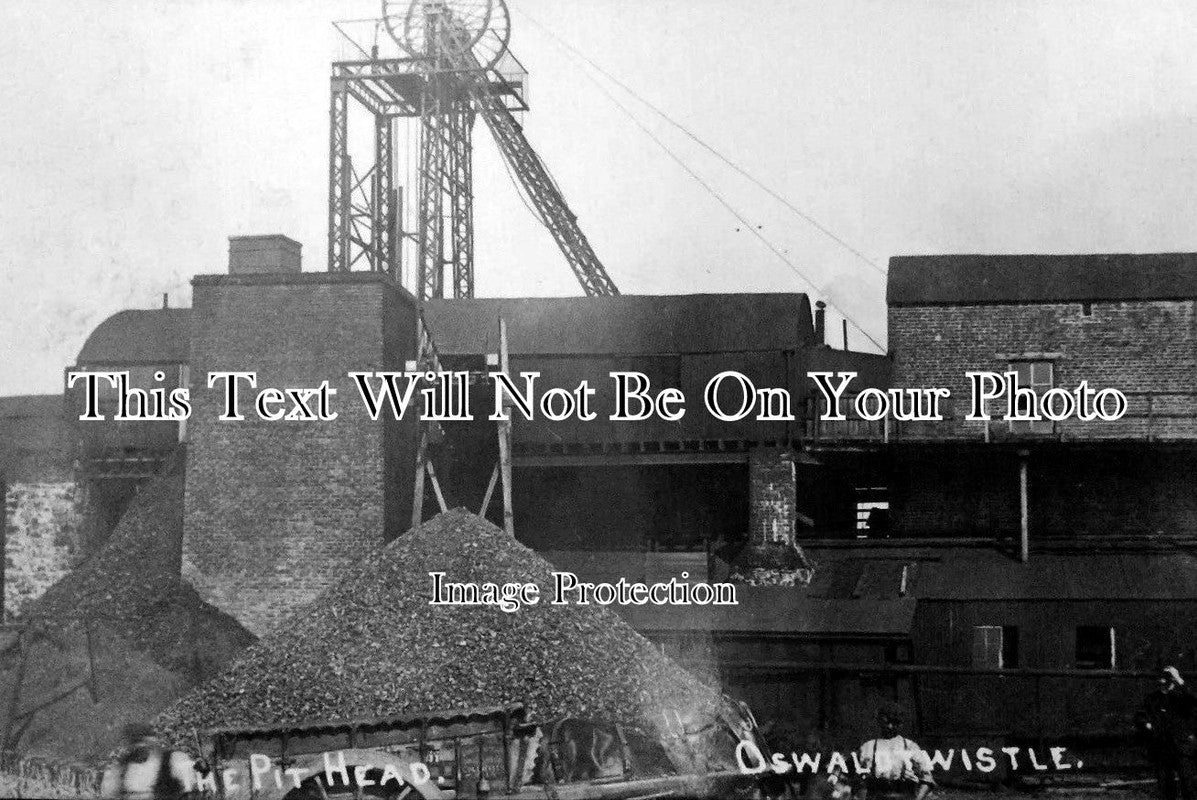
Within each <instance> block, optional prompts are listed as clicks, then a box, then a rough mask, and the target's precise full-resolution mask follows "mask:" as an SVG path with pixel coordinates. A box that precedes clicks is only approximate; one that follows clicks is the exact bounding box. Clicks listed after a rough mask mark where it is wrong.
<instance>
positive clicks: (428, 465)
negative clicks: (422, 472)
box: [424, 460, 449, 514]
mask: <svg viewBox="0 0 1197 800" xmlns="http://www.w3.org/2000/svg"><path fill="white" fill-rule="evenodd" d="M424 469H426V470H427V471H428V479H429V480H430V481H432V491H433V492H434V493H435V494H436V503H437V505H439V506H440V507H441V513H442V514H443V513H444V512H446V511H448V510H449V507H448V506H447V505H445V495H444V494H442V493H441V482H440V481H438V480H437V479H436V470H435V469H433V467H432V461H431V460H428V461H425V462H424Z"/></svg>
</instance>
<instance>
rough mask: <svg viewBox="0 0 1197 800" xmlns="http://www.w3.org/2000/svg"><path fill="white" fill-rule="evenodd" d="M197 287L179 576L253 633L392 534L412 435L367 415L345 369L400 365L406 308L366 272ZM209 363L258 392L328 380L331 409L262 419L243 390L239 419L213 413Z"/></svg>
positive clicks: (251, 278) (410, 322)
mask: <svg viewBox="0 0 1197 800" xmlns="http://www.w3.org/2000/svg"><path fill="white" fill-rule="evenodd" d="M193 286H194V301H193V310H192V334H191V398H192V404H193V412H192V417H191V420H190V427H189V431H188V440H189V442H188V463H187V493H186V499H185V528H184V541H183V558H182V564H183V567H182V569H183V576H184V578H185V579H187V580H188V581H190V582H191V583H192V584H193V585H194V586H195V588H196V589H197V590H198V591H199V592H200V594H201V595H202V596H203V597H204V599H205V600H207V601H208V602H210V603H212V604H214V605H215V606H217V607H218V608H220V609H221V610H223V611H225V612H227V613H229V614H231V615H232V616H234V617H236V618H237V620H238V621H239V622H241V623H242V624H243V625H245V626H246V627H247V628H249V629H250V630H251V631H253V632H254V633H255V634H259V635H260V634H263V633H265V632H267V631H269V630H271V629H276V628H277V626H278V623H279V622H280V620H281V619H282V618H283V617H284V616H285V615H286V614H287V613H288V612H291V611H293V610H294V609H296V608H297V607H298V606H300V605H302V604H304V603H306V602H308V601H310V600H312V599H313V598H314V597H315V596H316V595H317V594H319V593H320V592H321V591H322V590H324V589H325V588H327V587H328V586H329V585H330V583H331V582H332V581H333V580H334V579H335V577H336V575H337V573H338V572H339V571H340V570H342V569H343V568H344V567H345V566H347V565H349V564H350V563H352V562H354V561H355V560H358V559H360V558H361V557H362V556H363V555H364V554H365V553H367V552H368V551H369V549H370V548H372V547H374V546H377V545H378V544H379V543H381V542H383V541H384V540H386V539H388V538H390V537H393V536H394V535H396V534H397V533H398V528H399V527H400V526H401V520H402V519H403V515H404V512H405V510H406V509H407V508H409V506H408V505H405V501H404V493H405V492H406V494H407V495H408V496H410V492H411V489H410V486H411V483H410V480H406V479H403V480H401V479H400V478H401V473H403V474H406V473H408V472H410V469H411V468H412V464H414V461H413V460H412V458H413V456H412V453H411V450H410V448H409V447H407V446H406V444H407V443H409V442H410V440H411V431H409V430H407V429H406V428H407V427H409V426H408V425H407V423H402V424H399V423H393V422H392V423H386V422H382V421H372V420H370V419H369V417H368V416H367V414H366V412H365V410H364V408H363V406H362V403H361V401H360V399H359V398H358V395H357V391H356V389H355V387H354V385H353V382H352V381H351V380H350V379H349V378H348V376H347V374H346V373H348V372H349V371H351V370H373V369H395V370H401V369H403V363H404V361H405V360H406V359H410V358H413V357H414V344H415V310H414V303H413V301H412V300H411V298H410V296H409V295H407V294H406V293H404V292H402V290H400V289H399V288H397V287H396V286H395V285H394V284H393V283H391V282H390V281H388V280H386V279H385V278H383V277H381V276H376V275H373V274H368V273H349V274H345V273H340V274H322V273H301V274H290V275H228V276H225V275H220V276H198V277H196V278H195V280H194V281H193ZM219 370H237V371H255V372H256V373H257V376H258V386H259V388H262V387H266V386H273V387H277V388H297V387H315V386H317V385H319V384H320V382H321V381H323V380H325V379H328V380H329V382H330V384H331V385H332V387H333V388H334V389H335V390H336V395H335V396H334V397H333V401H332V408H333V409H334V410H335V411H337V413H338V415H339V416H338V417H337V419H335V420H333V421H329V422H307V421H277V422H270V421H264V420H260V419H257V418H256V415H254V414H253V413H252V402H253V397H254V393H253V392H252V391H251V392H247V393H246V396H245V397H244V400H243V408H245V409H247V410H249V411H250V413H248V414H247V415H246V416H247V419H246V420H245V421H220V420H219V419H218V417H219V416H220V414H221V413H222V409H223V393H222V391H221V387H220V386H219V385H218V386H216V387H214V388H211V389H210V388H208V387H207V381H206V376H207V374H208V373H209V372H211V371H219ZM406 502H407V503H410V497H408V498H407V501H406ZM407 513H408V514H410V511H407Z"/></svg>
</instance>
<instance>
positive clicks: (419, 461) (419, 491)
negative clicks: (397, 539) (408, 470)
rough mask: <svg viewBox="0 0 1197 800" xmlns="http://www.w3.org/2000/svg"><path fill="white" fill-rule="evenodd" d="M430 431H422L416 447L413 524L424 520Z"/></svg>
mask: <svg viewBox="0 0 1197 800" xmlns="http://www.w3.org/2000/svg"><path fill="white" fill-rule="evenodd" d="M427 451H428V433H427V432H426V431H423V430H421V431H420V444H419V446H418V447H417V448H416V488H415V493H414V494H413V495H412V501H411V526H412V527H413V528H414V527H416V526H418V525H419V524H420V523H421V522H423V521H424V464H425V462H426V460H427Z"/></svg>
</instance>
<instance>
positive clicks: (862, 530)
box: [856, 486, 890, 539]
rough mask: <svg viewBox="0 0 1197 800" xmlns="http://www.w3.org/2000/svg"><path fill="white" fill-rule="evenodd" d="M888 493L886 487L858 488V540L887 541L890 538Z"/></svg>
mask: <svg viewBox="0 0 1197 800" xmlns="http://www.w3.org/2000/svg"><path fill="white" fill-rule="evenodd" d="M887 494H888V491H887V489H886V487H884V486H858V487H856V538H857V539H870V538H875V539H885V538H888V537H889V532H890V518H889V500H887V499H886V497H887Z"/></svg>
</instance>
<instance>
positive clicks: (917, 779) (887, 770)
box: [854, 703, 935, 800]
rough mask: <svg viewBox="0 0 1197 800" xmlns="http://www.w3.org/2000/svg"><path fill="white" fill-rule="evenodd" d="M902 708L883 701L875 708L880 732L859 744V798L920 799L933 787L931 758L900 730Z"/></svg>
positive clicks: (903, 720) (904, 716) (902, 716)
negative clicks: (879, 706)
mask: <svg viewBox="0 0 1197 800" xmlns="http://www.w3.org/2000/svg"><path fill="white" fill-rule="evenodd" d="M905 719H906V711H905V709H903V708H902V707H901V706H900V705H898V704H896V703H887V704H885V705H883V706H882V707H881V708H880V709H879V710H878V712H877V722H878V723H879V725H880V726H881V735H880V736H879V737H878V738H876V739H870V740H869V741H867V742H865V743H864V744H863V745H861V746H860V753H859V761H860V766H861V772H862V775H861V776H860V777H861V781H860V786H859V788H858V790H857V792H856V794H855V795H854V797H856V798H859V800H865V798H867V800H899V798H900V800H923V798H925V797H926V796H927V795H928V794H930V793H931V790H932V789H933V788H934V787H935V779H934V778H933V777H932V776H931V758H930V757H929V756H928V755H927V753H926V751H924V750H923V748H921V747H919V746H918V744H916V743H915V742H914V741H913V740H911V739H907V738H906V737H905V736H904V735H903V733H902V731H903V728H904V724H905Z"/></svg>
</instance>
